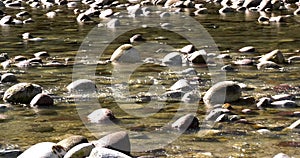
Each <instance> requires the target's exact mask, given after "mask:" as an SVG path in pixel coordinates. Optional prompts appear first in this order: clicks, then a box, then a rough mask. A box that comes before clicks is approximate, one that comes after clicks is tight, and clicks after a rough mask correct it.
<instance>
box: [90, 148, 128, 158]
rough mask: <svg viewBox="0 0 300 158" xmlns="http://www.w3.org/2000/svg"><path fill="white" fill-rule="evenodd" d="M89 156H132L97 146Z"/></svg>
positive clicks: (114, 157)
mask: <svg viewBox="0 0 300 158" xmlns="http://www.w3.org/2000/svg"><path fill="white" fill-rule="evenodd" d="M87 158H131V157H130V156H128V155H125V154H123V153H121V152H118V151H116V150H112V149H107V148H99V147H96V148H94V149H93V150H92V152H91V154H90V155H89V157H87Z"/></svg>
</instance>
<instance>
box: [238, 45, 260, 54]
mask: <svg viewBox="0 0 300 158" xmlns="http://www.w3.org/2000/svg"><path fill="white" fill-rule="evenodd" d="M239 52H241V53H254V52H256V49H255V48H254V47H253V46H246V47H243V48H240V49H239Z"/></svg>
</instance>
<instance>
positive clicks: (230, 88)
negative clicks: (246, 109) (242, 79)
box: [203, 81, 242, 106]
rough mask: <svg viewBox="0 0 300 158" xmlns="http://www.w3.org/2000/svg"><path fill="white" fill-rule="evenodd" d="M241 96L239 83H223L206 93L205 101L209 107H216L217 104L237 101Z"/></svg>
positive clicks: (217, 84)
mask: <svg viewBox="0 0 300 158" xmlns="http://www.w3.org/2000/svg"><path fill="white" fill-rule="evenodd" d="M241 94H242V93H241V87H240V86H239V85H238V83H237V82H233V81H221V82H218V83H216V84H215V85H213V86H212V87H211V88H210V89H209V90H208V91H207V92H206V94H205V95H204V97H203V101H204V103H205V104H206V105H207V106H214V105H215V104H223V103H230V102H233V101H237V100H238V99H239V98H240V97H241Z"/></svg>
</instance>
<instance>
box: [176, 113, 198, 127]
mask: <svg viewBox="0 0 300 158" xmlns="http://www.w3.org/2000/svg"><path fill="white" fill-rule="evenodd" d="M199 124H200V123H199V120H198V118H197V117H196V116H194V115H193V114H186V115H184V116H182V117H180V118H179V119H177V120H176V121H175V122H174V123H172V125H171V127H172V128H174V129H176V130H179V131H188V130H198V129H199Z"/></svg>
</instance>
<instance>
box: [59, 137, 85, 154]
mask: <svg viewBox="0 0 300 158" xmlns="http://www.w3.org/2000/svg"><path fill="white" fill-rule="evenodd" d="M82 143H88V140H87V138H86V137H84V136H80V135H72V136H70V137H67V138H65V139H63V140H61V141H60V142H58V143H57V145H61V146H62V147H63V148H64V149H65V150H66V151H69V150H70V149H71V148H73V147H74V146H76V145H78V144H82Z"/></svg>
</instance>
